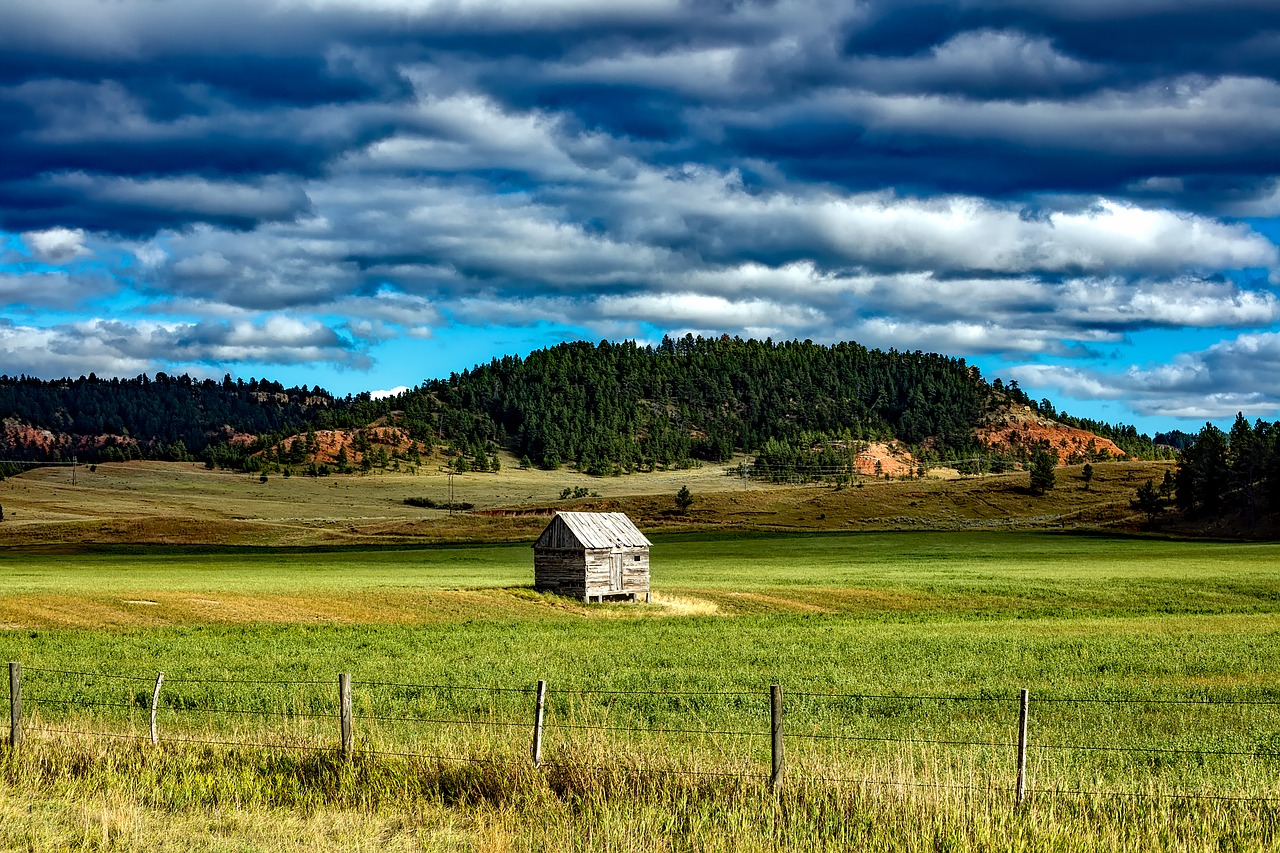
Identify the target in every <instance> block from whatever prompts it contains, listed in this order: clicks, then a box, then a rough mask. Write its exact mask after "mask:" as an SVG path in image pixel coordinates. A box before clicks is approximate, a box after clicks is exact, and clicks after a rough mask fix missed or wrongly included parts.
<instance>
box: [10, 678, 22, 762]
mask: <svg viewBox="0 0 1280 853" xmlns="http://www.w3.org/2000/svg"><path fill="white" fill-rule="evenodd" d="M21 744H22V664H20V663H18V662H16V661H10V662H9V746H12V747H14V748H17V747H18V746H20V745H21Z"/></svg>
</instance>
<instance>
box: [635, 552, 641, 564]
mask: <svg viewBox="0 0 1280 853" xmlns="http://www.w3.org/2000/svg"><path fill="white" fill-rule="evenodd" d="M634 559H635V561H636V562H637V563H638V562H640V555H639V554H636V556H635V558H634Z"/></svg>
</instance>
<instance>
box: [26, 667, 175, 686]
mask: <svg viewBox="0 0 1280 853" xmlns="http://www.w3.org/2000/svg"><path fill="white" fill-rule="evenodd" d="M22 672H23V674H24V675H25V674H26V673H29V672H42V673H48V674H51V675H79V676H83V677H84V678H104V679H111V680H114V681H144V682H147V683H152V682H154V681H155V680H156V678H155V676H154V675H152V676H145V675H116V674H112V673H107V672H82V671H80V670H76V669H50V668H48V667H43V666H24V667H23V668H22Z"/></svg>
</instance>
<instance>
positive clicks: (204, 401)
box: [0, 373, 330, 462]
mask: <svg viewBox="0 0 1280 853" xmlns="http://www.w3.org/2000/svg"><path fill="white" fill-rule="evenodd" d="M329 399H330V398H329V395H328V394H327V393H326V392H324V391H322V390H320V389H314V390H312V389H308V388H306V387H293V388H285V387H284V386H283V385H281V384H280V383H279V382H272V381H270V380H266V379H262V380H258V379H251V380H249V381H248V382H245V381H244V380H243V379H238V380H232V379H231V377H230V376H228V377H225V378H224V379H223V380H222V381H221V382H218V381H215V380H212V379H206V380H203V381H201V380H196V379H192V378H191V377H190V376H185V375H184V376H169V375H167V374H164V373H157V374H156V375H155V377H149V376H146V375H142V376H139V377H137V378H135V379H118V378H112V379H99V378H98V377H97V376H94V375H93V374H89V375H88V376H82V377H80V378H79V379H70V378H68V379H59V380H54V381H51V382H48V381H43V380H40V379H35V378H32V377H28V376H17V377H11V376H0V417H3V418H4V419H5V421H6V423H5V426H6V429H5V430H3V431H0V458H4V459H14V460H32V461H53V462H57V461H62V460H64V459H70V458H71V456H72V455H76V456H78V457H79V458H80V459H81V460H82V461H87V462H100V461H116V460H122V459H139V458H149V459H171V460H177V461H181V460H186V459H191V458H193V456H196V455H202V454H204V453H206V452H207V451H208V449H209V448H210V447H211V446H213V445H218V444H225V443H226V441H227V432H228V430H230V431H233V432H240V433H250V434H254V435H260V434H265V433H290V432H296V431H298V430H299V429H304V428H305V427H306V425H307V424H308V423H309V422H310V421H311V420H313V419H314V418H315V412H314V408H315V404H317V403H319V404H321V405H323V404H325V403H326V402H327V401H328V400H329ZM20 426H28V427H33V428H35V430H42V431H48V432H49V433H51V435H48V436H44V435H39V434H33V433H32V432H31V431H23V430H20V429H11V428H10V427H20Z"/></svg>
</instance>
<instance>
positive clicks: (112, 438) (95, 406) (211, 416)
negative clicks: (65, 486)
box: [0, 336, 1152, 474]
mask: <svg viewBox="0 0 1280 853" xmlns="http://www.w3.org/2000/svg"><path fill="white" fill-rule="evenodd" d="M1013 404H1017V405H1027V406H1030V407H1032V408H1035V409H1037V410H1038V411H1040V412H1041V413H1043V414H1046V415H1049V414H1050V413H1052V416H1054V417H1058V418H1059V419H1062V420H1067V421H1068V422H1071V421H1075V425H1080V426H1083V427H1084V428H1086V429H1090V430H1092V431H1096V432H1098V433H1099V434H1101V435H1104V436H1107V437H1111V438H1113V440H1116V441H1117V443H1119V444H1120V445H1121V447H1123V448H1124V449H1126V450H1128V451H1130V452H1131V453H1135V455H1140V454H1141V453H1142V451H1143V450H1144V449H1149V448H1151V447H1152V443H1151V439H1150V438H1149V437H1147V436H1141V435H1139V434H1138V433H1137V431H1136V430H1134V429H1133V427H1121V426H1115V427H1113V426H1111V425H1108V424H1102V423H1095V422H1084V421H1078V420H1075V419H1070V418H1069V416H1067V415H1065V414H1061V415H1060V414H1058V413H1057V412H1056V411H1054V409H1053V406H1052V404H1051V403H1049V401H1048V400H1043V401H1040V402H1039V403H1036V402H1034V401H1031V400H1030V399H1028V398H1027V396H1026V394H1024V393H1023V392H1022V391H1021V390H1020V389H1019V388H1018V386H1017V383H1016V382H1015V383H1010V384H1008V385H1007V386H1006V385H1005V384H1003V383H1001V382H1000V380H996V381H995V382H994V383H987V382H986V381H985V380H984V379H983V378H982V376H981V375H980V373H979V372H978V370H977V369H976V368H974V367H972V366H970V365H968V364H966V363H965V360H964V359H962V358H951V357H946V356H942V355H936V354H931V353H923V352H920V351H915V352H899V351H897V350H893V349H891V350H888V351H887V352H886V351H881V350H878V349H868V348H866V347H863V346H860V345H858V344H856V343H851V342H849V343H838V344H834V345H831V346H824V345H819V344H814V343H812V342H809V341H805V342H799V341H784V342H780V343H775V342H773V341H771V340H764V341H758V340H742V339H740V338H729V337H727V336H726V337H721V338H695V337H692V336H685V337H683V338H670V337H667V338H664V339H663V340H662V342H661V344H659V345H657V346H647V345H641V344H638V343H635V342H631V341H624V342H621V343H610V342H608V341H601V342H600V343H599V344H591V343H585V342H576V343H563V344H559V345H556V346H553V347H549V348H546V349H541V350H537V351H534V352H532V353H530V354H529V355H528V356H526V357H523V358H522V357H519V356H506V357H503V358H500V359H493V360H492V361H490V362H489V363H488V364H484V365H477V366H475V367H473V368H471V369H469V370H464V371H462V372H461V373H454V374H452V375H450V376H449V377H448V378H441V379H431V380H428V381H425V382H423V383H422V384H421V385H419V386H418V387H416V388H414V389H412V390H409V391H406V392H404V393H402V394H400V395H398V396H394V397H387V398H381V399H374V398H372V397H371V396H370V395H369V394H368V393H363V394H359V395H355V396H348V397H344V398H339V397H334V396H332V395H330V394H328V393H327V392H325V391H324V390H322V389H320V388H307V387H305V386H303V387H291V388H286V387H284V386H282V385H281V384H280V383H278V382H272V381H270V380H265V379H263V380H258V379H250V380H249V381H248V382H245V381H244V380H239V379H237V380H233V379H231V377H229V376H228V377H225V378H224V379H223V380H222V381H220V382H219V381H215V380H203V381H201V380H196V379H192V378H191V377H189V376H168V375H166V374H163V373H158V374H156V375H155V376H154V377H147V376H145V375H143V376H139V377H137V378H135V379H123V380H122V379H99V378H97V377H95V376H93V375H89V376H87V377H80V378H78V379H70V378H68V379H62V380H55V381H42V380H39V379H33V378H30V377H25V376H22V377H8V376H0V418H3V419H4V421H5V427H6V428H5V430H4V431H3V432H0V441H3V442H4V445H3V446H0V458H3V459H9V460H30V461H59V460H63V459H66V458H69V457H70V456H71V455H72V454H75V455H77V456H78V458H79V460H80V461H82V462H94V461H110V460H112V459H121V458H139V457H142V458H157V459H178V460H182V459H192V458H196V459H203V460H205V461H206V462H207V463H209V464H216V465H219V466H226V467H240V466H243V465H244V464H246V462H249V461H252V460H251V457H252V456H253V454H255V453H257V452H258V451H260V450H264V449H268V448H271V447H274V446H277V445H278V444H279V443H280V442H283V441H285V440H286V439H288V437H289V436H294V435H298V434H301V433H303V432H308V433H309V432H314V431H315V430H324V429H336V428H348V429H361V428H364V427H366V426H368V425H369V424H372V423H375V422H381V423H393V424H396V425H398V426H401V427H403V428H404V429H405V430H406V431H407V432H408V434H409V436H410V438H412V439H413V440H414V441H415V442H418V443H419V445H420V446H421V447H423V449H425V450H428V451H429V450H430V449H431V448H432V447H436V446H447V447H448V448H449V449H450V450H451V451H452V452H454V453H456V454H457V455H458V456H459V457H461V458H466V457H470V458H472V459H480V458H485V457H486V456H490V455H492V454H493V451H494V450H495V449H496V448H498V447H504V448H506V449H509V450H511V451H512V452H513V453H515V454H516V456H517V457H520V458H522V459H523V460H524V461H525V463H526V464H531V465H537V466H541V467H546V468H556V467H559V466H561V465H564V464H568V463H573V464H575V465H576V466H577V467H578V468H579V469H580V470H583V471H585V472H588V473H592V474H619V473H626V472H632V471H642V470H651V469H653V468H654V467H658V466H663V467H672V466H675V467H679V466H682V465H689V464H697V463H698V462H700V461H705V462H723V461H726V460H728V459H730V458H731V457H732V456H734V455H735V454H740V453H748V454H755V455H756V456H757V462H758V463H759V464H762V465H763V466H764V468H765V469H768V470H789V471H796V470H799V469H802V468H804V467H805V466H809V467H811V468H830V467H831V466H833V465H834V466H839V465H840V464H843V462H846V461H847V459H848V457H849V454H850V452H851V449H852V448H854V447H856V446H858V444H859V443H861V442H867V441H889V440H897V441H901V442H903V443H905V444H907V445H909V446H911V447H912V448H913V449H915V451H916V452H917V455H919V456H921V457H922V458H923V459H938V460H946V459H958V458H964V457H969V456H972V455H974V454H977V453H986V452H988V451H987V450H986V449H985V448H983V447H981V446H980V445H979V444H978V443H977V441H976V439H975V438H974V435H973V430H974V428H975V427H976V426H978V425H979V424H980V423H981V422H982V419H983V418H984V416H985V415H987V414H988V413H990V412H991V411H993V410H997V409H999V408H1000V407H1002V406H1009V405H1013ZM15 425H20V426H23V427H31V428H35V429H36V430H48V431H49V432H51V433H52V437H45V439H40V440H37V439H36V438H33V437H32V436H31V435H30V433H29V431H28V432H26V433H24V432H22V431H20V430H15V429H13V427H14V426H15ZM236 434H240V435H244V434H249V435H250V436H252V437H253V438H252V440H251V441H249V442H243V441H242V442H233V441H231V438H232V437H233V436H234V435H236ZM89 437H91V438H92V440H87V438H89ZM1126 445H1128V446H1126Z"/></svg>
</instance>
